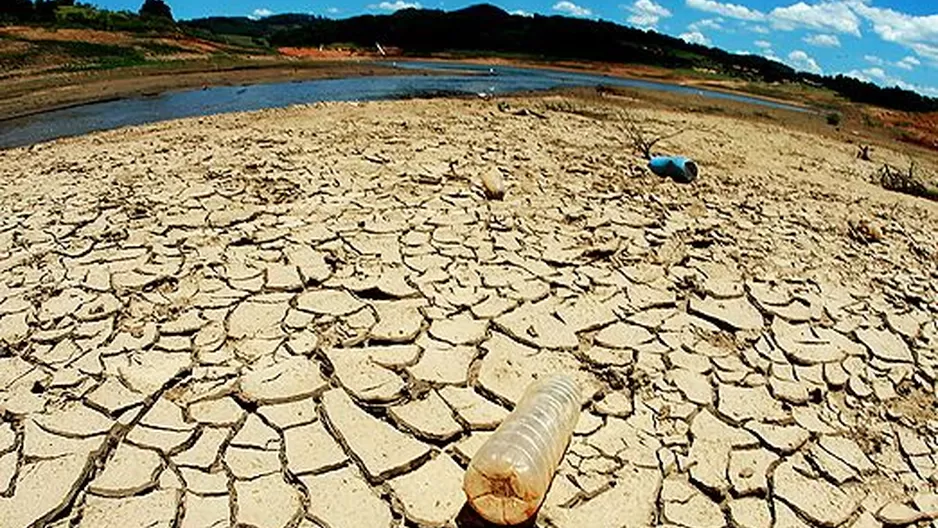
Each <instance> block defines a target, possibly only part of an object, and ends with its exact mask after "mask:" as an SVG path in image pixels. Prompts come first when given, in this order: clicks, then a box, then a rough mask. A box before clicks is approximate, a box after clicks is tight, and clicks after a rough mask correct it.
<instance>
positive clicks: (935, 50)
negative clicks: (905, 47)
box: [909, 43, 938, 64]
mask: <svg viewBox="0 0 938 528" xmlns="http://www.w3.org/2000/svg"><path fill="white" fill-rule="evenodd" d="M909 47H910V48H912V49H913V50H915V53H918V54H919V56H920V57H925V58H926V59H930V60H931V61H932V62H934V63H935V64H938V46H932V45H930V44H922V43H915V44H912V45H911V46H909Z"/></svg>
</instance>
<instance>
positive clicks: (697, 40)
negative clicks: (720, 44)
mask: <svg viewBox="0 0 938 528" xmlns="http://www.w3.org/2000/svg"><path fill="white" fill-rule="evenodd" d="M677 38H679V39H681V40H683V41H684V42H689V43H690V44H700V45H701V46H709V45H710V39H708V38H707V36H706V35H704V34H703V33H701V32H699V31H688V32H687V33H681V34H680V35H678V37H677Z"/></svg>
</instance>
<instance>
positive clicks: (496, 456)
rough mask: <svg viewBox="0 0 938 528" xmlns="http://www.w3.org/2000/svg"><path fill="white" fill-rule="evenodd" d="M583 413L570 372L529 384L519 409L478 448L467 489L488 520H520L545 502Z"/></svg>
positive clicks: (468, 471)
mask: <svg viewBox="0 0 938 528" xmlns="http://www.w3.org/2000/svg"><path fill="white" fill-rule="evenodd" d="M579 416H580V388H579V387H578V386H577V384H576V382H575V381H573V380H572V379H571V378H570V377H568V376H562V375H560V376H551V377H548V378H544V379H541V380H538V381H535V382H534V383H532V384H531V385H529V386H528V388H527V390H526V391H525V393H524V396H522V398H521V401H520V402H518V405H517V407H515V410H514V411H512V412H511V414H509V415H508V416H507V417H506V418H505V421H503V422H502V424H501V425H500V426H499V427H498V429H496V430H495V433H494V434H493V435H492V436H491V437H490V438H489V439H488V440H487V441H486V442H485V443H484V444H482V447H481V448H479V451H478V452H476V454H475V456H474V457H473V458H472V461H471V462H470V463H469V469H467V470H466V476H465V479H464V480H463V490H464V491H465V492H466V497H467V498H468V500H469V504H471V505H472V508H473V509H474V510H475V511H476V512H478V513H479V515H481V516H482V517H483V518H485V519H486V520H487V521H489V522H492V523H496V524H502V525H511V524H520V523H522V522H524V521H526V520H528V519H530V518H531V517H532V516H533V515H534V513H535V512H536V511H537V508H538V506H540V504H541V502H542V501H543V500H544V496H545V495H546V494H547V489H548V488H549V487H550V482H551V480H552V479H553V478H554V473H556V471H557V466H559V465H560V460H561V458H563V453H564V451H565V450H566V448H567V444H568V443H569V442H570V437H571V436H572V435H573V428H574V427H575V426H576V423H577V419H578V418H579Z"/></svg>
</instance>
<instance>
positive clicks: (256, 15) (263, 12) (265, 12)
mask: <svg viewBox="0 0 938 528" xmlns="http://www.w3.org/2000/svg"><path fill="white" fill-rule="evenodd" d="M272 14H274V12H273V11H271V10H270V9H267V8H264V7H261V8H258V9H255V10H254V12H253V13H251V14H250V15H248V18H250V19H251V20H260V19H262V18H265V17H269V16H270V15H272Z"/></svg>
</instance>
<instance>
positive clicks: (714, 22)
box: [687, 17, 724, 31]
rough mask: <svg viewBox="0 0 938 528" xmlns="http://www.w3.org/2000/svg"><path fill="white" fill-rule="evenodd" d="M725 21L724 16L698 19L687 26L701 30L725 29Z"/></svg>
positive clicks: (693, 29)
mask: <svg viewBox="0 0 938 528" xmlns="http://www.w3.org/2000/svg"><path fill="white" fill-rule="evenodd" d="M723 22H724V20H723V19H722V18H719V17H717V18H705V19H703V20H698V21H697V22H694V23H693V24H690V25H689V26H687V29H689V30H691V31H701V30H704V29H712V30H713V31H723Z"/></svg>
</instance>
